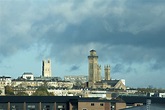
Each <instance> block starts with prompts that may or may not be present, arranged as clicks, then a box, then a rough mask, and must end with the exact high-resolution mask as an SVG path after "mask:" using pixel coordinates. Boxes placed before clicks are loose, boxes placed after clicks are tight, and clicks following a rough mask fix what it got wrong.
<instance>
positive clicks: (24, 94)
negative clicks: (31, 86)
mask: <svg viewBox="0 0 165 110" xmlns="http://www.w3.org/2000/svg"><path fill="white" fill-rule="evenodd" d="M16 96H29V94H28V93H26V92H18V93H17V94H16Z"/></svg>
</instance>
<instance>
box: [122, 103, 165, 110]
mask: <svg viewBox="0 0 165 110" xmlns="http://www.w3.org/2000/svg"><path fill="white" fill-rule="evenodd" d="M146 107H147V106H146V105H142V106H134V107H130V108H123V109H120V110H146ZM164 108H165V105H163V104H151V105H150V110H164Z"/></svg>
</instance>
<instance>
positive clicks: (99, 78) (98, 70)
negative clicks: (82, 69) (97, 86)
mask: <svg viewBox="0 0 165 110" xmlns="http://www.w3.org/2000/svg"><path fill="white" fill-rule="evenodd" d="M96 81H101V65H97V76H96Z"/></svg>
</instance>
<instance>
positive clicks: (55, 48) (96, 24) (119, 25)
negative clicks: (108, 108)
mask: <svg viewBox="0 0 165 110" xmlns="http://www.w3.org/2000/svg"><path fill="white" fill-rule="evenodd" d="M10 2H11V1H10ZM10 2H8V3H7V2H4V5H5V6H4V7H2V8H3V9H4V12H3V13H2V12H1V15H0V16H3V17H2V19H1V22H0V24H1V25H3V27H0V30H1V31H0V32H1V34H2V36H1V41H0V42H2V41H3V42H2V43H1V44H0V46H1V47H0V51H1V53H0V54H1V56H6V55H12V54H14V53H16V52H18V51H19V50H24V49H27V48H29V47H31V46H32V45H33V44H35V43H38V44H39V45H45V46H49V47H51V49H50V50H51V53H50V55H52V56H55V55H56V57H57V58H56V59H60V60H61V58H64V59H63V61H65V62H71V61H73V62H76V61H77V60H78V61H79V62H82V61H83V60H84V59H85V58H86V56H85V57H84V55H86V53H88V52H86V51H88V49H89V47H88V46H89V45H90V44H93V45H91V47H90V48H93V49H96V50H97V51H100V52H101V53H100V57H101V58H102V60H106V59H105V58H109V55H111V58H112V60H113V61H114V62H116V61H117V62H118V61H123V62H126V63H133V62H139V61H141V62H145V61H150V60H151V59H155V60H157V61H163V62H164V57H163V54H164V52H163V49H164V46H165V45H164V42H163V41H164V40H165V37H164V36H165V32H164V27H165V24H164V22H163V21H164V19H165V14H164V13H165V8H164V7H163V5H164V2H163V1H159V0H158V1H154V0H153V1H150V2H146V1H142V0H140V1H131V2H130V1H128V0H125V1H114V0H109V1H106V0H102V1H97V2H96V1H93V0H90V1H88V0H86V1H65V0H64V1H49V2H44V1H40V2H39V4H37V5H35V2H32V1H29V2H26V1H23V2H19V1H17V2H13V4H14V5H13V4H12V5H11V3H10ZM135 2H136V3H135ZM17 3H18V4H17ZM37 3H38V2H37ZM6 4H7V5H6ZM18 5H19V6H18ZM11 9H12V10H13V11H10V10H11ZM15 14H16V15H15ZM4 15H5V16H4ZM18 16H19V17H18ZM13 27H14V28H13ZM6 36H7V37H8V38H7V39H6ZM6 44H7V45H6ZM97 44H99V45H97ZM50 45H51V46H50ZM86 48H88V49H86ZM158 48H159V49H158ZM107 51H108V52H107ZM68 53H69V54H68ZM105 53H107V54H105ZM80 59H82V60H80Z"/></svg>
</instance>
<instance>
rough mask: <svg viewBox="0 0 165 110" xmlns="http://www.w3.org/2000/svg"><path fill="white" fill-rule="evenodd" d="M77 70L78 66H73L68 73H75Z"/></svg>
mask: <svg viewBox="0 0 165 110" xmlns="http://www.w3.org/2000/svg"><path fill="white" fill-rule="evenodd" d="M79 68H80V67H79V66H77V65H74V66H72V67H71V68H70V71H76V70H78V69H79Z"/></svg>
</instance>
